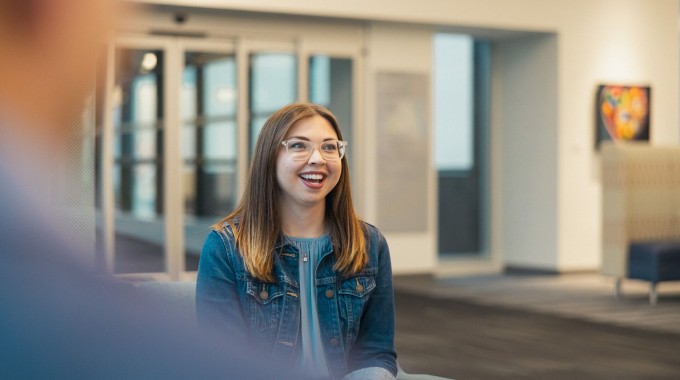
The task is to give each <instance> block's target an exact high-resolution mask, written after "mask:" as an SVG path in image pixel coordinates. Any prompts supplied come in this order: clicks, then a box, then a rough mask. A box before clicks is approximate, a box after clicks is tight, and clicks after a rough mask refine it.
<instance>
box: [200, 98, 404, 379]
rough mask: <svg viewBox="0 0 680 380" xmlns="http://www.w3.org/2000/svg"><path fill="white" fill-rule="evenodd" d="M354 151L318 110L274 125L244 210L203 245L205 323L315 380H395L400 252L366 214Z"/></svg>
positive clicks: (287, 111) (256, 162)
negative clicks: (351, 159) (396, 258)
mask: <svg viewBox="0 0 680 380" xmlns="http://www.w3.org/2000/svg"><path fill="white" fill-rule="evenodd" d="M346 146H347V142H345V141H342V134H341V133H340V128H339V127H338V123H337V121H336V119H335V117H334V116H333V114H332V113H331V112H330V111H329V110H327V109H326V108H324V107H321V106H318V105H312V104H304V103H300V104H292V105H289V106H286V107H284V108H282V109H280V110H279V111H277V112H275V113H274V114H273V115H272V116H271V117H270V118H269V119H268V120H267V122H266V123H265V124H264V127H263V129H262V131H261V133H260V136H259V138H258V140H257V145H256V147H255V153H254V156H253V161H252V166H251V169H250V177H249V180H248V183H247V185H246V189H245V192H244V194H243V198H242V199H241V202H240V203H239V205H238V206H237V207H236V210H234V212H232V213H231V214H229V215H228V216H227V217H226V218H224V219H223V220H222V221H221V222H219V223H218V224H216V225H215V226H213V228H214V231H212V232H211V233H210V235H209V236H208V238H207V240H206V242H205V244H204V246H203V252H202V254H201V259H200V264H199V268H198V281H197V290H196V305H197V314H198V318H199V322H200V323H202V324H204V325H210V326H213V327H217V328H219V329H221V330H223V331H226V333H227V334H228V336H229V337H230V339H236V341H240V342H250V343H255V344H257V346H258V349H260V350H263V351H264V352H271V354H272V356H273V358H274V359H275V360H282V361H284V362H287V363H292V364H294V365H295V366H297V368H301V369H302V370H304V371H306V372H307V373H310V374H311V375H312V376H313V377H315V378H333V379H340V378H343V377H345V376H346V375H347V376H346V378H348V379H359V378H366V379H369V378H370V379H392V378H393V376H395V375H396V372H397V366H396V352H395V349H394V297H393V293H392V270H391V266H390V257H389V249H388V247H387V243H386V241H385V238H384V237H383V236H382V235H381V234H380V232H379V231H378V230H377V229H376V228H375V227H374V226H372V225H370V224H367V223H364V222H362V221H360V220H359V219H358V218H357V216H356V214H355V213H354V208H353V206H352V196H351V191H350V182H349V172H348V170H349V166H348V164H347V159H346V158H345V157H344V153H345V149H346Z"/></svg>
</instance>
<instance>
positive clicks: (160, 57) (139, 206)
mask: <svg viewBox="0 0 680 380" xmlns="http://www.w3.org/2000/svg"><path fill="white" fill-rule="evenodd" d="M163 64H164V54H163V52H162V51H159V50H140V49H125V48H118V49H116V63H115V89H114V91H113V93H112V96H113V103H114V104H113V107H114V109H113V118H114V120H113V126H114V142H113V144H114V146H113V151H114V179H113V182H114V191H115V204H116V218H115V220H116V222H115V223H116V226H115V229H116V242H115V244H116V253H115V261H114V271H115V272H116V273H131V272H162V271H164V242H163V223H164V218H163V207H162V206H163V202H162V200H163V188H162V186H161V183H162V174H163V162H162V160H161V158H162V157H163V151H162V144H161V141H162V130H163V121H162V115H163V108H162V105H163Z"/></svg>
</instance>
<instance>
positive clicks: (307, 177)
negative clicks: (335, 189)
mask: <svg viewBox="0 0 680 380" xmlns="http://www.w3.org/2000/svg"><path fill="white" fill-rule="evenodd" d="M299 177H300V179H301V180H302V183H304V184H305V185H306V186H307V187H309V188H310V189H321V188H323V185H324V182H325V181H326V178H328V173H325V172H320V171H306V172H304V173H301V174H300V175H299Z"/></svg>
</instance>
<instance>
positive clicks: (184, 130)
mask: <svg viewBox="0 0 680 380" xmlns="http://www.w3.org/2000/svg"><path fill="white" fill-rule="evenodd" d="M125 3H126V5H128V6H129V7H130V8H131V9H129V10H128V11H129V12H130V13H129V14H127V15H126V16H125V17H124V18H121V19H120V20H118V21H117V23H116V26H115V32H114V33H112V34H111V35H110V36H109V37H108V39H107V41H106V44H105V46H103V49H102V52H103V54H102V55H101V56H100V57H98V62H97V67H96V78H95V81H96V90H93V91H92V93H91V94H90V95H89V96H88V97H87V102H86V104H85V106H84V107H83V109H82V110H81V112H80V113H79V114H78V115H77V117H76V118H75V120H76V122H75V123H73V126H72V127H71V129H70V138H69V139H70V140H69V144H68V147H67V154H66V155H65V162H68V164H65V165H66V166H65V169H66V170H64V173H62V174H63V176H62V177H60V178H59V179H58V180H55V181H52V183H51V185H52V186H53V189H52V192H53V194H54V197H53V201H54V202H53V203H54V207H55V208H56V210H57V211H56V212H57V214H59V216H58V219H59V220H61V224H62V226H65V227H66V230H67V231H66V232H65V233H66V234H67V235H68V236H66V238H67V240H70V241H72V242H74V243H75V244H76V245H77V246H78V247H79V249H80V252H87V253H88V254H87V255H85V257H81V258H80V259H81V260H84V261H85V262H86V263H87V266H88V267H90V268H92V271H94V272H95V273H97V274H98V275H106V276H112V277H113V278H115V279H116V281H120V282H123V283H125V284H126V285H131V286H133V287H134V288H135V289H138V290H139V291H140V292H142V293H145V294H149V295H151V296H152V297H154V298H157V299H160V300H164V302H168V303H170V304H172V307H173V310H175V311H176V312H177V313H178V315H181V316H182V317H183V319H185V320H187V321H189V322H188V323H195V322H196V321H195V319H196V316H195V304H196V299H195V298H196V296H195V293H196V281H197V276H199V274H198V273H197V271H198V270H199V262H201V261H200V260H201V257H202V256H201V252H202V249H204V244H205V241H206V237H207V236H208V235H209V234H210V232H211V228H213V226H214V225H215V223H218V222H219V221H220V220H222V219H223V218H224V217H225V216H227V215H228V214H229V213H231V212H232V211H233V210H234V209H235V208H236V207H237V206H238V205H239V202H241V201H242V199H243V193H244V191H246V190H247V189H248V188H249V187H248V180H249V176H250V175H252V174H251V173H250V170H251V163H252V162H253V159H254V158H253V157H254V155H255V153H256V149H255V148H256V142H257V138H258V136H259V134H260V131H261V130H262V128H263V124H265V121H266V120H267V119H268V118H269V117H270V116H271V115H272V114H273V113H274V112H275V111H277V110H278V109H280V108H281V107H283V106H286V105H288V104H291V103H296V102H310V103H314V104H319V105H322V106H324V107H327V108H328V109H329V110H330V111H332V112H333V114H335V116H336V117H337V121H338V124H339V128H340V131H341V132H342V138H343V140H345V141H347V142H348V143H349V144H348V145H347V148H346V151H343V153H344V154H345V157H346V162H347V165H348V166H347V167H348V168H349V170H350V172H351V176H350V177H351V190H352V195H353V201H354V208H355V209H356V211H357V214H358V216H359V218H360V219H361V220H363V221H366V222H368V223H370V224H372V225H374V226H375V227H377V228H378V229H379V230H380V232H382V234H383V235H384V238H385V241H386V242H387V244H388V245H389V258H390V260H391V271H392V274H393V276H392V278H393V289H394V307H395V319H396V322H395V332H394V342H395V346H396V352H397V358H398V365H399V367H400V368H399V373H398V375H397V379H401V380H409V379H411V380H418V379H422V380H426V379H437V378H445V379H506V378H515V379H546V378H547V379H567V378H570V379H571V378H576V379H613V378H616V379H678V378H680V356H679V354H680V282H678V281H680V1H678V0H651V1H650V0H625V1H621V0H619V1H615V0H423V1H409V0H371V1H359V0H343V1H340V0H324V1H310V0H261V1H254V0H127V1H125ZM0 115H1V114H0ZM0 121H2V119H0ZM311 145H313V144H311ZM286 149H288V146H286ZM310 154H311V153H310ZM341 159H342V157H341ZM343 162H344V161H343ZM356 281H357V282H356V284H357V286H358V287H361V289H363V286H362V285H361V284H359V280H356ZM318 285H319V284H317V286H318ZM357 289H358V288H357ZM360 291H361V290H360ZM257 292H258V293H253V296H257V295H259V296H260V297H262V298H263V299H266V298H267V296H268V294H267V292H266V291H264V288H262V289H261V290H260V289H258V290H257ZM320 292H321V291H320V290H319V294H321V293H320ZM263 294H264V296H263ZM326 294H328V293H326ZM328 298H331V297H330V296H329V297H328ZM263 302H264V301H263ZM178 334H179V332H178ZM0 377H2V376H1V372H0ZM227 378H229V377H227Z"/></svg>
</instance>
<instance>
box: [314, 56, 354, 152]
mask: <svg viewBox="0 0 680 380" xmlns="http://www.w3.org/2000/svg"><path fill="white" fill-rule="evenodd" d="M309 101H310V102H312V103H316V104H320V105H322V106H324V107H326V108H328V109H330V110H331V112H333V114H334V115H335V117H337V119H338V123H339V124H340V130H341V132H342V138H343V139H344V140H346V141H350V143H351V141H352V59H350V58H334V57H328V56H324V55H315V56H312V57H310V59H309ZM351 147H352V145H350V149H351ZM347 158H348V160H350V162H351V160H352V155H351V154H348V155H347Z"/></svg>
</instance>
